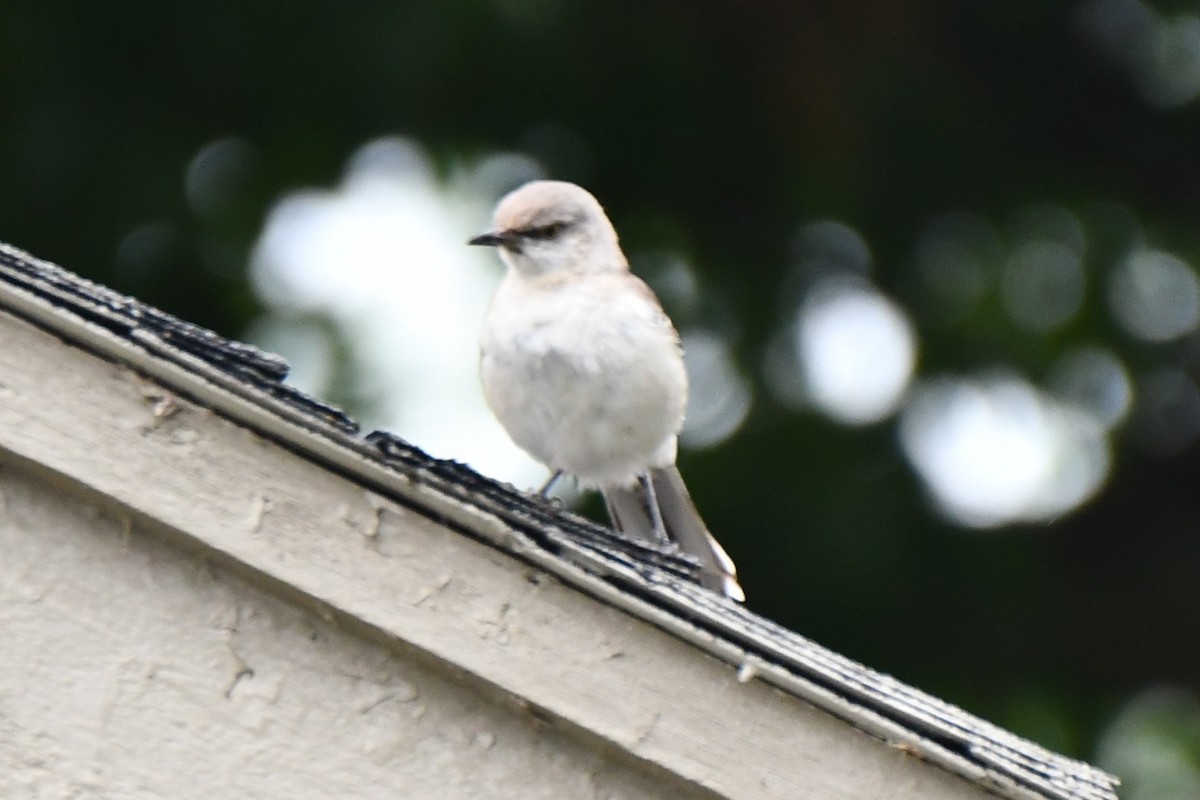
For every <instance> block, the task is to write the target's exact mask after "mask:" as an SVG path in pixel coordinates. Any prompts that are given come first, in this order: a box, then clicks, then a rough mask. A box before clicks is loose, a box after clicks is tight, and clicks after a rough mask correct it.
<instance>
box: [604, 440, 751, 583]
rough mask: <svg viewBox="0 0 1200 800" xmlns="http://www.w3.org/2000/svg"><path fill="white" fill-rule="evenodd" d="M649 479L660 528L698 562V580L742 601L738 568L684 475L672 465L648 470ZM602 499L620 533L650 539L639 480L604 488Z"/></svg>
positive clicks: (651, 532)
mask: <svg viewBox="0 0 1200 800" xmlns="http://www.w3.org/2000/svg"><path fill="white" fill-rule="evenodd" d="M650 482H651V484H652V485H653V487H654V495H655V499H657V501H658V509H659V512H660V514H661V515H662V521H663V527H664V528H666V532H667V536H668V537H669V538H670V539H671V541H673V542H675V543H676V544H678V545H679V548H680V549H681V550H683V552H685V553H687V554H689V555H691V556H694V557H695V558H696V559H698V560H699V561H700V582H701V584H702V585H704V586H706V587H708V588H709V589H712V590H714V591H716V592H720V593H721V594H723V595H725V596H726V597H732V598H733V599H734V600H737V601H739V602H742V601H744V600H745V599H746V594H745V593H744V592H743V591H742V587H741V586H740V585H739V584H738V581H737V569H736V568H735V567H734V565H733V561H732V559H730V558H729V555H728V554H726V552H725V548H723V547H721V545H720V544H719V543H718V542H717V540H716V539H714V538H713V535H712V534H711V533H709V532H708V528H707V527H706V526H705V525H704V520H702V519H700V512H698V511H697V510H696V506H695V504H694V503H692V498H691V496H690V495H689V494H688V490H687V487H686V486H684V483H683V476H681V475H680V474H679V470H678V469H677V468H676V467H675V465H674V464H672V465H671V466H667V467H659V468H656V469H652V470H650ZM601 491H602V493H603V494H604V502H605V503H606V504H607V505H608V515H609V517H611V518H612V524H613V527H614V528H616V529H617V530H619V531H621V532H622V533H626V534H629V535H631V536H637V537H638V538H641V539H645V540H647V541H650V542H653V541H655V540H656V539H657V537H656V536H655V533H654V522H653V517H652V516H651V514H650V509H649V500H648V498H647V497H646V491H645V489H644V488H643V486H642V485H641V484H640V483H638V484H635V485H634V486H631V487H627V488H626V487H614V486H608V487H604V488H603V489H602V490H601Z"/></svg>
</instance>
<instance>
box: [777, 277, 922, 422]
mask: <svg viewBox="0 0 1200 800" xmlns="http://www.w3.org/2000/svg"><path fill="white" fill-rule="evenodd" d="M796 338H797V342H796V353H797V356H798V358H799V362H800V371H801V374H802V375H803V376H804V385H805V388H806V393H807V396H808V398H809V399H810V400H811V402H812V403H813V404H814V405H815V406H816V407H817V408H819V409H820V410H822V411H823V412H825V413H826V414H828V415H829V416H830V417H832V418H834V419H836V420H838V421H840V422H844V423H849V424H855V425H862V424H867V423H871V422H877V421H879V420H881V419H883V418H885V417H887V416H889V415H890V414H891V413H892V412H893V411H894V410H895V408H896V406H897V404H898V403H899V402H900V399H901V398H902V397H903V396H904V392H905V390H906V389H907V388H908V383H909V380H910V379H911V377H912V373H913V367H914V365H915V363H916V350H917V347H916V336H915V334H914V333H913V330H912V326H911V324H910V323H909V321H908V317H907V315H906V314H905V313H904V312H903V311H902V310H901V309H900V307H899V306H897V305H896V304H895V303H893V302H892V301H891V300H888V299H887V298H886V297H884V296H883V295H881V294H880V293H879V292H877V291H875V290H873V289H871V288H870V287H868V286H867V285H865V284H864V283H862V282H861V281H857V280H853V279H847V278H846V277H844V276H841V275H838V276H832V277H829V278H825V279H824V280H823V281H821V282H820V283H818V284H817V285H816V286H814V287H813V288H812V290H811V291H810V292H809V294H808V297H807V298H806V300H805V302H804V304H803V306H802V307H801V309H800V312H799V316H798V318H797V323H796Z"/></svg>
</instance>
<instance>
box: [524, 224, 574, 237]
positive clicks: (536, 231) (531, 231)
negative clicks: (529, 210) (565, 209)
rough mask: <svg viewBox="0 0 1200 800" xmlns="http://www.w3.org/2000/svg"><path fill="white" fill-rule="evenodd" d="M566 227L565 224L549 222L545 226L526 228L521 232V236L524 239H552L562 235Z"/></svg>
mask: <svg viewBox="0 0 1200 800" xmlns="http://www.w3.org/2000/svg"><path fill="white" fill-rule="evenodd" d="M566 227H567V223H565V222H551V223H549V224H547V225H538V226H537V227H534V228H526V229H525V230H523V231H521V234H522V235H523V236H524V237H525V238H526V239H553V238H554V237H555V236H558V234H560V233H562V231H563V229H564V228H566Z"/></svg>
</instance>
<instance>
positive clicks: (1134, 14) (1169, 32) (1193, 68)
mask: <svg viewBox="0 0 1200 800" xmlns="http://www.w3.org/2000/svg"><path fill="white" fill-rule="evenodd" d="M1079 19H1080V21H1081V23H1082V28H1083V30H1084V31H1085V33H1086V34H1087V35H1088V36H1089V38H1090V39H1091V40H1092V41H1093V42H1094V43H1095V45H1096V46H1097V48H1099V49H1100V50H1101V51H1103V52H1105V53H1107V54H1108V55H1109V57H1111V58H1112V59H1113V60H1114V61H1116V62H1117V63H1118V64H1120V65H1122V66H1123V67H1124V68H1125V70H1126V71H1127V72H1128V73H1129V75H1130V77H1131V78H1133V80H1134V83H1135V85H1136V86H1137V88H1138V91H1139V92H1140V94H1141V95H1142V98H1143V99H1144V100H1146V101H1147V102H1149V103H1153V104H1154V105H1157V106H1162V107H1166V108H1173V107H1177V106H1182V105H1186V104H1188V103H1190V102H1192V101H1193V100H1195V99H1196V97H1197V96H1200V16H1197V15H1196V14H1194V13H1181V14H1178V15H1175V16H1164V15H1163V14H1161V13H1160V12H1159V11H1158V10H1156V9H1155V8H1153V7H1152V6H1150V5H1148V4H1146V3H1143V2H1141V0H1090V2H1086V3H1084V4H1083V5H1082V6H1081V7H1080V10H1079Z"/></svg>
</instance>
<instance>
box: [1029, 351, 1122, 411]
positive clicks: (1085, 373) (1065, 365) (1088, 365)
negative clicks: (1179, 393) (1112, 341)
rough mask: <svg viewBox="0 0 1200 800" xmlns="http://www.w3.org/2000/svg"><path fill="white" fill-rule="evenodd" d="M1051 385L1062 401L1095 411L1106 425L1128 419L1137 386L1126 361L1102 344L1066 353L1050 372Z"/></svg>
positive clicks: (1084, 409) (1085, 409)
mask: <svg viewBox="0 0 1200 800" xmlns="http://www.w3.org/2000/svg"><path fill="white" fill-rule="evenodd" d="M1049 386H1050V389H1051V391H1053V392H1054V394H1055V395H1056V396H1057V397H1058V399H1059V400H1060V401H1062V402H1065V403H1069V404H1071V405H1073V406H1075V407H1076V408H1078V409H1080V410H1081V411H1084V412H1086V413H1088V414H1091V415H1092V418H1093V419H1095V420H1096V423H1097V424H1099V425H1100V426H1101V427H1103V428H1106V429H1107V428H1112V427H1114V426H1116V425H1117V424H1119V423H1120V422H1121V421H1122V420H1124V419H1125V417H1126V415H1128V414H1129V409H1130V406H1131V405H1132V403H1133V386H1132V383H1131V381H1130V379H1129V372H1128V371H1127V370H1126V369H1125V365H1124V364H1122V363H1121V361H1120V359H1118V358H1117V357H1116V356H1115V355H1113V354H1112V353H1111V352H1110V351H1108V350H1105V349H1103V348H1100V347H1080V348H1076V349H1073V350H1070V351H1068V352H1066V353H1064V354H1063V355H1062V356H1061V357H1060V358H1059V359H1058V361H1057V362H1056V363H1055V365H1054V367H1053V369H1052V370H1051V372H1050V378H1049Z"/></svg>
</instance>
